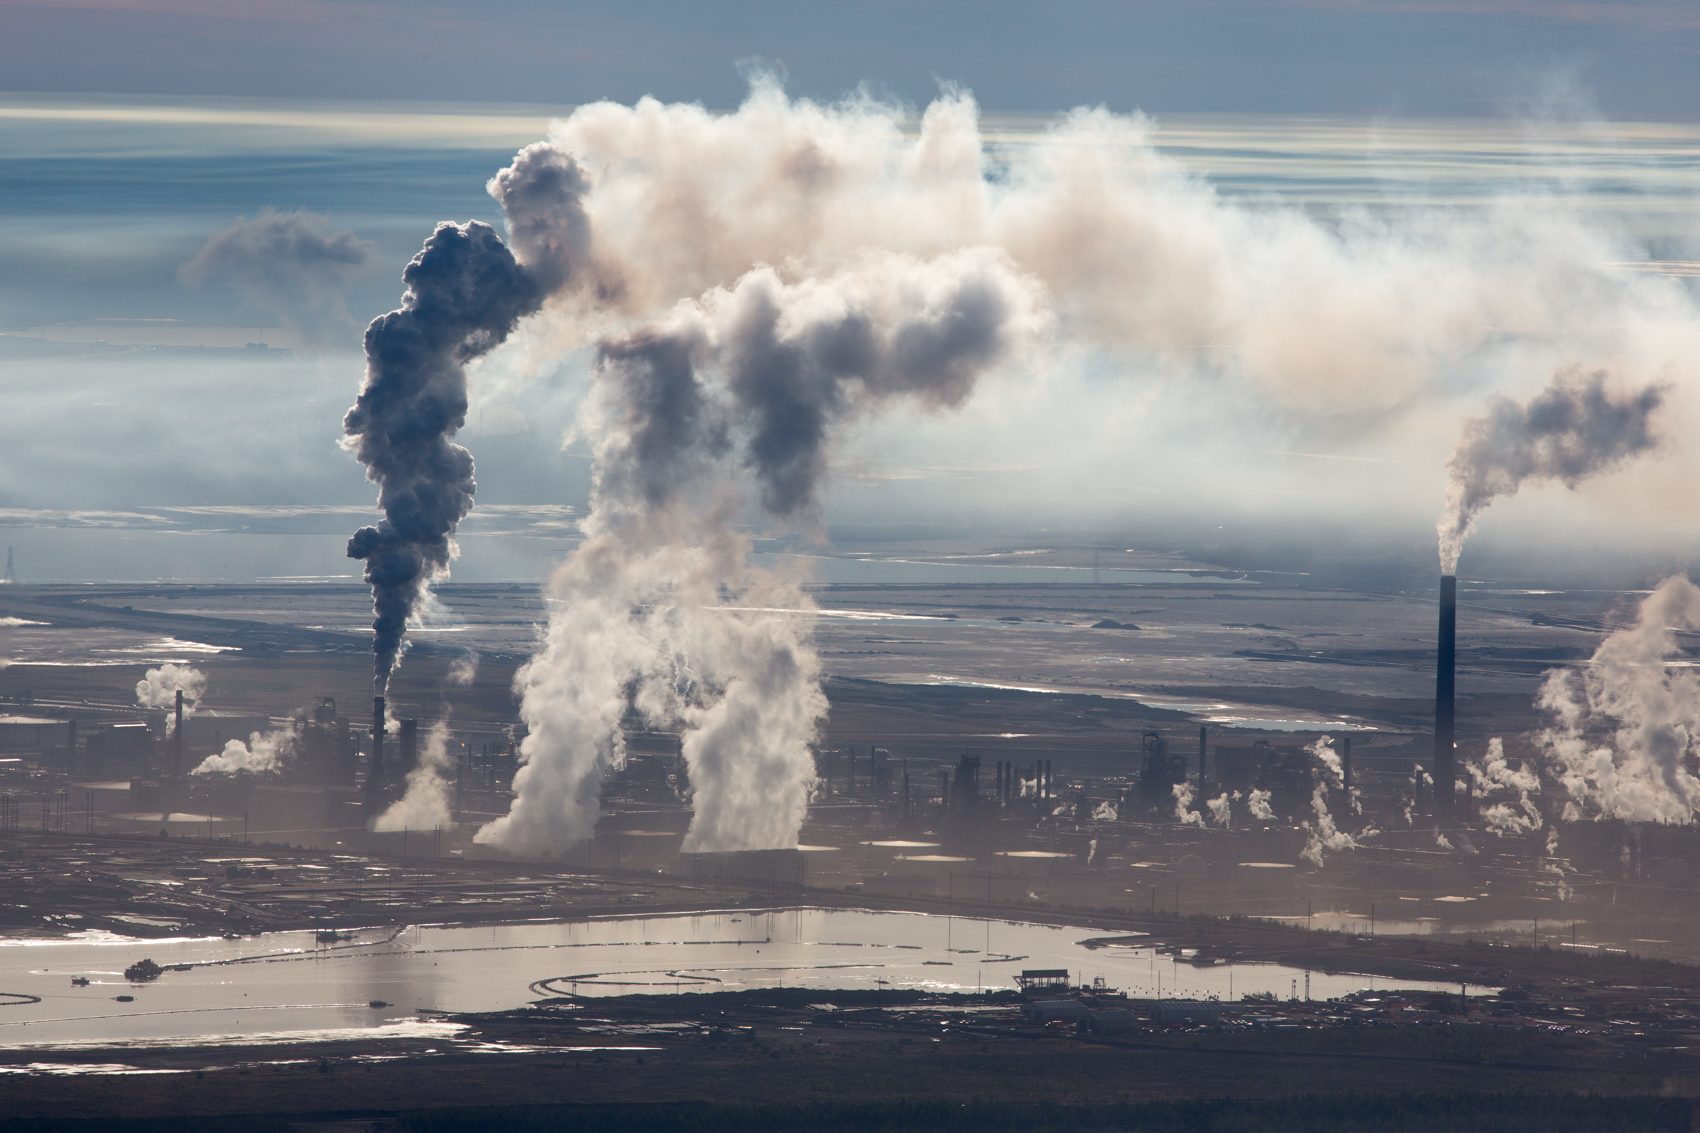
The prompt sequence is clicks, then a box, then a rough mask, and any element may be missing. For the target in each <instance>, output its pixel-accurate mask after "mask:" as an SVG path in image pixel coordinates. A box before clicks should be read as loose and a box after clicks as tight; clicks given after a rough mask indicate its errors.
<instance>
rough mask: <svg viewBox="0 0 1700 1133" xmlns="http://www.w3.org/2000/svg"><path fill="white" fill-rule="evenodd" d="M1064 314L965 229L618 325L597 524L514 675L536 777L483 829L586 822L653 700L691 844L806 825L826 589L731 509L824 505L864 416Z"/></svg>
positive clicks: (571, 831) (517, 842)
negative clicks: (950, 237)
mask: <svg viewBox="0 0 1700 1133" xmlns="http://www.w3.org/2000/svg"><path fill="white" fill-rule="evenodd" d="M1045 325H1046V318H1045V313H1044V305H1043V300H1042V294H1041V292H1040V290H1039V288H1038V287H1037V286H1036V285H1035V284H1034V283H1033V282H1032V281H1031V280H1029V279H1028V278H1027V277H1025V276H1023V275H1022V274H1021V273H1019V272H1018V271H1016V270H1015V269H1014V267H1013V266H1012V265H1011V264H1010V262H1009V260H1008V257H1007V256H1005V255H1003V254H1002V253H999V252H996V251H994V250H988V249H967V250H964V251H960V252H955V253H952V254H949V255H944V256H939V257H935V258H933V259H930V260H922V259H917V258H915V257H912V256H900V255H887V254H869V255H867V256H865V257H862V258H861V259H860V261H859V262H858V263H856V264H855V265H854V266H851V267H849V268H847V269H846V270H844V271H842V272H839V273H836V274H833V275H831V276H827V277H822V278H811V279H806V280H802V281H800V282H797V283H786V282H784V281H783V280H782V279H781V277H780V275H779V273H778V272H776V271H774V270H772V269H759V270H757V271H754V272H751V273H749V274H748V275H746V276H745V277H744V278H742V279H740V280H739V281H738V282H737V283H736V284H735V285H734V286H732V287H730V288H727V289H716V290H713V291H710V292H709V293H708V294H707V295H705V296H703V297H702V298H701V299H700V300H697V301H695V302H691V303H687V304H682V305H681V306H679V307H678V308H676V309H675V310H674V311H673V313H672V314H671V315H670V316H669V317H667V318H666V319H663V320H661V321H658V322H656V323H652V324H650V325H648V326H645V327H642V328H640V329H637V330H634V331H631V332H629V333H626V334H624V335H620V336H617V337H613V338H609V339H607V340H606V341H604V342H603V343H602V344H601V346H600V348H599V351H598V362H597V366H596V375H595V384H594V386H593V389H592V391H591V394H590V396H589V397H588V399H587V401H586V403H585V405H584V408H583V410H582V411H581V415H580V420H579V425H578V429H579V432H580V433H581V435H583V436H585V437H587V438H588V439H589V440H590V442H591V444H592V447H593V452H594V455H595V479H594V486H593V493H592V508H591V514H590V515H589V516H588V517H587V519H586V521H585V523H584V525H583V529H584V532H585V534H586V536H587V538H586V542H585V543H584V544H583V545H582V546H581V547H580V548H579V549H578V550H577V551H576V552H575V553H574V554H573V555H572V556H571V557H570V558H569V559H568V560H567V562H566V563H565V564H564V565H563V566H562V568H561V570H560V571H559V572H558V573H557V574H556V576H555V579H554V582H553V586H552V594H553V597H554V599H555V602H554V604H553V606H552V613H551V618H550V625H549V629H548V631H547V634H546V637H545V640H544V644H543V648H542V650H541V652H540V653H539V654H538V655H537V656H536V657H534V658H533V659H532V660H531V661H530V662H529V663H528V664H527V665H526V666H525V667H524V668H523V669H522V670H521V672H520V673H519V675H518V677H517V678H516V684H517V686H518V687H519V689H520V691H521V694H522V705H521V713H522V715H523V716H524V717H525V720H526V723H527V725H528V726H529V728H530V734H529V736H528V737H527V738H526V741H525V743H524V746H523V747H522V755H523V758H524V760H525V765H524V766H523V767H522V768H521V769H520V771H519V774H518V775H517V776H516V777H515V781H514V786H515V791H516V794H517V796H518V797H517V798H516V799H515V800H514V803H513V805H512V809H511V810H510V812H509V813H508V814H507V815H506V816H504V817H503V818H501V819H499V820H498V821H496V822H495V823H492V824H491V825H489V826H487V827H485V828H484V829H483V830H481V831H480V832H479V834H478V839H479V840H481V841H484V842H489V843H493V844H496V845H500V846H504V847H508V848H511V849H523V850H528V851H532V852H540V851H549V850H558V849H562V848H564V847H565V845H566V844H568V843H570V842H572V841H574V840H577V839H582V838H585V837H588V836H589V833H590V830H591V828H592V827H593V825H594V823H595V820H596V814H597V808H598V805H599V803H598V800H599V793H600V784H601V779H602V776H603V774H604V773H605V772H606V771H607V769H608V768H610V767H611V766H614V765H616V764H617V763H618V761H619V760H620V759H621V758H622V757H623V752H622V748H621V740H620V734H619V728H618V724H619V721H620V720H621V718H622V717H623V716H624V714H625V712H626V710H627V708H628V706H633V707H635V708H636V709H637V710H638V711H639V712H640V713H641V714H642V715H643V716H644V717H645V718H646V719H647V720H649V721H650V722H651V723H652V725H653V726H657V727H677V728H680V729H681V730H682V731H683V737H684V738H683V752H684V757H685V761H686V764H687V766H688V768H689V774H690V781H691V784H692V787H693V790H694V792H695V795H694V806H695V814H694V817H693V819H692V824H691V828H690V830H689V832H688V833H687V835H686V839H685V843H684V846H685V849H686V850H688V851H697V850H733V849H757V848H772V847H782V846H790V845H795V844H796V837H797V830H798V828H799V827H800V825H801V823H802V820H803V818H804V816H805V813H806V809H807V799H808V789H809V785H810V783H811V782H812V780H813V778H814V772H813V761H812V758H811V757H810V754H809V744H810V743H811V742H812V740H813V739H814V737H815V735H816V732H817V730H818V727H819V723H820V720H821V719H822V717H823V716H824V715H825V711H826V700H825V697H824V695H823V694H822V692H821V688H820V675H821V674H820V662H819V660H818V658H817V657H816V655H815V651H814V648H813V645H812V644H811V641H810V637H811V633H812V630H813V605H812V603H811V602H810V601H809V599H808V598H807V597H806V595H804V594H803V592H802V591H801V589H800V588H799V586H798V585H797V583H798V581H799V580H797V579H792V578H787V577H782V576H780V575H778V574H775V573H772V572H769V571H765V570H761V569H758V568H755V567H753V566H751V565H749V563H748V561H747V554H748V551H749V540H748V538H747V536H745V535H744V534H742V533H741V532H739V531H737V530H735V529H734V527H733V526H732V520H733V519H734V518H735V517H737V516H738V515H739V514H740V513H741V511H742V509H743V508H745V507H747V506H748V505H749V504H751V503H755V504H757V505H759V507H760V508H761V510H762V511H763V512H764V513H765V514H767V515H769V516H772V517H775V518H778V519H782V520H789V521H791V522H794V523H802V524H809V523H811V522H812V521H813V520H814V518H815V517H816V515H817V514H818V507H819V492H820V488H821V482H822V478H823V476H824V475H825V472H826V467H827V458H828V454H829V451H830V448H831V443H832V441H833V440H834V439H835V437H836V436H837V435H838V434H839V433H840V432H841V431H842V429H843V428H844V427H846V426H847V425H848V424H849V423H851V422H852V421H854V420H855V419H856V418H858V417H859V416H861V415H864V414H866V413H870V412H873V411H875V410H877V409H879V408H881V407H883V406H885V405H888V404H891V403H894V402H897V401H904V402H908V403H911V404H915V405H918V406H920V407H923V408H934V407H949V406H953V405H957V404H959V403H961V402H962V401H963V400H964V399H966V398H967V397H968V395H969V394H970V392H972V390H973V387H974V384H975V382H976V380H977V379H978V377H979V376H980V375H981V374H983V373H985V372H987V371H989V370H991V369H994V368H997V367H999V366H1003V365H1006V364H1008V363H1010V362H1011V361H1012V360H1014V359H1016V358H1017V357H1019V356H1021V355H1022V353H1023V352H1024V351H1025V350H1026V349H1027V347H1028V345H1029V344H1030V343H1031V342H1032V341H1033V340H1034V339H1035V337H1036V336H1037V335H1038V334H1039V333H1040V332H1041V331H1042V330H1043V329H1044V327H1045ZM752 496H753V497H754V498H753V500H752V499H751V497H752Z"/></svg>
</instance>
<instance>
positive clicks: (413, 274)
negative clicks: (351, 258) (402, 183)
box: [343, 221, 543, 694]
mask: <svg viewBox="0 0 1700 1133" xmlns="http://www.w3.org/2000/svg"><path fill="white" fill-rule="evenodd" d="M402 279H403V280H404V281H405V282H406V284H407V294H406V295H405V296H403V297H402V304H401V307H400V308H399V309H398V310H394V311H391V312H390V313H389V314H387V315H381V316H379V317H378V318H376V319H374V320H373V321H372V325H371V326H369V327H367V328H366V382H365V386H364V388H362V389H361V391H360V397H359V399H358V400H356V401H355V403H354V407H353V408H351V409H350V410H349V411H348V414H347V416H346V417H345V418H344V419H343V430H344V432H345V433H346V434H347V436H346V437H345V439H344V442H343V443H344V446H345V447H347V448H349V449H350V450H352V451H353V452H354V453H355V455H356V456H357V457H359V459H360V463H362V464H364V465H365V466H366V478H367V479H369V480H371V481H373V482H374V483H376V484H377V485H378V506H379V507H381V508H382V509H383V511H384V519H383V521H382V522H380V523H379V524H378V525H377V526H376V527H362V528H361V529H360V530H358V531H356V532H355V533H354V537H353V538H351V539H350V540H349V541H348V557H349V558H352V559H364V560H365V562H366V570H365V576H366V581H367V582H368V583H370V584H371V587H372V599H373V613H374V617H373V621H372V632H373V635H374V641H373V645H372V649H373V653H374V654H375V670H376V671H375V673H374V678H373V681H374V687H375V689H376V691H377V692H378V693H380V694H381V693H382V692H383V691H384V690H385V688H386V687H388V684H389V678H390V673H391V671H392V670H393V669H394V668H395V664H396V661H397V660H398V659H399V658H400V656H401V652H402V649H403V637H404V635H405V634H406V632H407V623H408V621H409V619H410V618H412V617H413V616H414V614H415V612H416V611H417V610H418V607H419V605H420V603H421V602H422V601H423V599H424V598H425V595H426V593H427V591H428V590H429V589H430V586H431V583H432V582H434V581H436V580H437V579H440V578H443V577H445V576H447V574H448V570H449V563H450V562H451V561H452V560H453V559H454V557H455V554H456V548H455V545H454V532H455V527H456V526H457V525H458V524H459V523H460V521H461V520H462V519H464V518H466V514H467V512H468V511H470V510H471V508H472V494H473V492H474V490H475V488H476V485H475V484H474V483H473V479H472V454H471V453H469V452H468V451H467V450H466V449H464V448H462V447H461V446H460V445H457V444H455V443H454V441H453V437H454V435H455V433H456V432H457V431H458V430H459V429H460V427H461V426H462V425H464V424H465V423H466V408H467V393H466V364H467V363H468V362H470V361H471V360H472V359H474V358H477V357H478V356H479V355H481V354H484V353H486V352H487V351H489V350H491V349H492V348H494V347H496V346H498V345H500V344H501V342H502V341H503V340H504V339H505V338H507V336H508V334H509V333H510V332H511V331H512V330H513V328H514V325H515V324H516V323H517V322H518V321H519V320H520V319H521V318H523V317H524V316H526V315H529V314H531V313H532V312H534V311H536V310H537V309H538V308H539V307H540V306H541V305H542V302H543V287H542V285H541V284H540V283H539V282H538V281H537V280H536V279H535V278H533V277H532V276H531V275H530V274H529V273H528V272H527V271H526V270H525V269H524V268H522V267H521V266H520V265H519V264H518V263H517V262H516V261H515V260H514V257H513V255H512V253H510V252H509V251H508V249H507V247H506V245H504V244H503V243H502V241H501V240H500V239H499V238H498V237H497V235H496V230H495V229H493V228H491V227H490V226H489V225H487V224H480V223H479V222H478V221H470V222H468V223H466V224H464V225H456V224H440V225H438V226H437V231H436V232H435V233H433V234H432V236H431V238H430V239H429V240H427V241H426V242H425V247H424V248H423V249H421V250H420V252H419V254H418V255H416V256H414V257H413V261H412V262H411V263H409V264H408V265H407V268H406V269H405V270H404V271H403V272H402Z"/></svg>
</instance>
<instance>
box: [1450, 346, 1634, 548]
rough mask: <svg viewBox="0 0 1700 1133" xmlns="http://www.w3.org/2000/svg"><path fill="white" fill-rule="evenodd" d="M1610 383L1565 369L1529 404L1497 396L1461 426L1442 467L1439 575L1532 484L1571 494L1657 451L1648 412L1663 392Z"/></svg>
mask: <svg viewBox="0 0 1700 1133" xmlns="http://www.w3.org/2000/svg"><path fill="white" fill-rule="evenodd" d="M1609 380H1610V375H1608V374H1607V373H1606V372H1605V371H1604V370H1595V371H1593V372H1592V373H1583V372H1582V371H1581V370H1580V369H1577V368H1567V369H1562V370H1559V371H1557V372H1556V373H1555V374H1554V375H1553V380H1552V384H1551V385H1549V386H1548V387H1547V388H1546V389H1544V390H1542V391H1541V392H1540V393H1539V394H1537V395H1535V397H1533V398H1532V399H1530V401H1529V403H1528V404H1527V405H1519V404H1517V403H1516V402H1515V401H1512V400H1511V399H1509V398H1503V397H1502V398H1497V399H1495V400H1494V401H1493V402H1492V403H1491V404H1490V406H1489V411H1488V415H1487V416H1485V417H1477V418H1474V419H1473V420H1471V421H1469V422H1467V423H1466V424H1465V425H1464V433H1463V436H1461V437H1460V438H1459V440H1458V447H1457V448H1455V449H1453V450H1452V458H1451V459H1450V460H1449V461H1447V465H1446V467H1447V471H1448V472H1449V473H1450V475H1451V481H1450V482H1449V483H1448V484H1447V485H1446V510H1445V511H1444V512H1442V513H1441V517H1440V522H1439V524H1438V525H1437V530H1438V531H1439V534H1440V571H1441V573H1442V574H1455V573H1457V570H1458V555H1459V552H1461V551H1462V550H1463V549H1464V540H1465V539H1467V538H1469V535H1470V532H1471V530H1472V529H1473V528H1474V527H1475V524H1476V517H1477V516H1479V515H1480V514H1481V513H1482V511H1483V509H1485V508H1486V507H1487V506H1488V504H1490V503H1492V502H1493V501H1494V500H1495V499H1497V498H1499V497H1500V496H1511V495H1515V494H1516V493H1517V490H1518V489H1519V488H1521V487H1522V486H1523V485H1524V484H1525V483H1527V482H1529V481H1531V480H1534V481H1540V480H1557V481H1559V482H1560V483H1562V484H1563V485H1564V486H1565V487H1567V488H1575V487H1576V486H1577V485H1578V484H1580V483H1581V482H1582V481H1583V480H1585V479H1587V478H1588V477H1590V476H1592V475H1594V474H1595V473H1598V472H1605V471H1608V470H1610V469H1612V468H1615V467H1617V466H1618V465H1620V464H1622V463H1623V462H1624V461H1626V460H1628V459H1629V458H1630V457H1633V456H1636V455H1638V454H1640V453H1643V452H1646V451H1648V450H1649V449H1651V448H1653V447H1654V446H1655V445H1657V443H1658V438H1657V437H1656V436H1655V435H1654V433H1653V428H1652V422H1653V414H1654V413H1655V412H1656V411H1657V410H1658V408H1659V407H1660V406H1661V405H1662V404H1664V399H1665V393H1666V387H1665V386H1663V385H1660V384H1653V385H1649V386H1645V387H1643V388H1640V389H1633V390H1627V391H1622V392H1619V391H1615V390H1612V389H1610V388H1608V387H1609Z"/></svg>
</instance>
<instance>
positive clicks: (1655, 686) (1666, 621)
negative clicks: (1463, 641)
mask: <svg viewBox="0 0 1700 1133" xmlns="http://www.w3.org/2000/svg"><path fill="white" fill-rule="evenodd" d="M1696 631H1700V587H1696V586H1695V585H1694V584H1693V583H1692V582H1690V581H1688V579H1686V578H1683V577H1681V576H1675V577H1672V578H1667V579H1665V580H1664V581H1663V582H1661V583H1660V584H1659V585H1658V587H1657V588H1656V589H1655V590H1654V591H1653V592H1652V593H1651V594H1649V595H1648V596H1647V597H1646V598H1645V599H1644V600H1643V601H1642V603H1641V608H1640V613H1639V617H1638V618H1637V620H1636V622H1635V624H1634V625H1631V626H1625V627H1624V628H1622V629H1620V630H1618V631H1616V632H1615V633H1613V634H1611V635H1610V636H1608V637H1607V638H1606V639H1605V640H1604V641H1602V642H1601V643H1600V646H1599V648H1598V649H1596V650H1594V656H1593V658H1592V660H1591V661H1590V663H1589V664H1588V665H1587V666H1586V667H1583V668H1580V669H1576V670H1571V669H1555V670H1553V671H1552V672H1550V673H1548V674H1547V678H1546V681H1545V683H1543V684H1542V686H1541V691H1540V695H1539V697H1538V699H1537V701H1536V703H1537V704H1538V706H1539V707H1540V708H1541V709H1542V710H1543V711H1545V712H1546V713H1548V714H1549V716H1550V720H1551V722H1550V724H1549V726H1548V727H1547V728H1545V729H1544V730H1543V731H1541V732H1540V733H1539V735H1538V736H1537V737H1536V738H1537V741H1538V742H1539V744H1540V746H1541V749H1542V751H1543V752H1544V753H1545V754H1546V756H1547V757H1548V759H1549V760H1550V771H1551V774H1552V775H1553V776H1554V777H1555V778H1556V779H1557V780H1558V781H1559V783H1560V784H1561V785H1562V786H1563V788H1564V791H1565V795H1566V796H1567V797H1566V801H1565V804H1564V810H1563V818H1564V820H1565V821H1571V822H1574V821H1577V820H1579V819H1614V818H1616V819H1623V820H1625V821H1628V822H1677V823H1686V822H1689V821H1691V820H1692V819H1693V816H1694V815H1695V813H1696V812H1697V811H1700V778H1697V777H1696V776H1695V774H1694V772H1693V771H1691V770H1690V763H1689V760H1690V757H1691V756H1692V755H1693V754H1694V753H1695V738H1696V736H1700V672H1696V670H1694V669H1690V668H1676V667H1672V666H1671V665H1670V662H1671V660H1672V659H1673V658H1676V657H1678V656H1679V655H1680V654H1681V652H1682V649H1681V644H1680V642H1679V639H1678V635H1679V634H1680V633H1693V632H1696Z"/></svg>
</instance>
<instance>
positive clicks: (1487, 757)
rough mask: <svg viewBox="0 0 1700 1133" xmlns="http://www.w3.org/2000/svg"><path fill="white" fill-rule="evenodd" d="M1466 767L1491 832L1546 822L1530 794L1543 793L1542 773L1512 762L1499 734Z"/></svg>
mask: <svg viewBox="0 0 1700 1133" xmlns="http://www.w3.org/2000/svg"><path fill="white" fill-rule="evenodd" d="M1549 680H1550V678H1549ZM1464 770H1465V772H1466V773H1467V774H1468V775H1469V776H1470V783H1471V787H1472V791H1473V793H1474V795H1475V797H1476V798H1477V799H1478V800H1480V805H1479V806H1478V808H1477V809H1478V810H1479V811H1480V813H1481V816H1482V821H1483V822H1484V823H1485V824H1486V826H1487V830H1488V833H1490V834H1495V835H1497V836H1499V837H1501V838H1503V837H1506V836H1507V835H1519V834H1527V833H1529V832H1530V831H1532V830H1539V829H1540V828H1541V826H1542V825H1544V824H1545V821H1546V820H1545V818H1544V817H1543V816H1542V815H1541V809H1540V807H1539V806H1537V805H1536V803H1535V801H1534V800H1533V799H1532V798H1530V797H1529V796H1530V795H1538V794H1540V793H1541V777H1540V775H1539V774H1537V773H1536V771H1535V769H1534V768H1532V767H1528V766H1519V767H1513V766H1511V763H1510V761H1509V760H1507V759H1506V758H1505V743H1504V741H1502V740H1501V739H1500V738H1499V737H1498V736H1495V737H1494V738H1493V739H1491V740H1489V741H1488V746H1487V752H1486V754H1484V755H1483V756H1482V758H1481V759H1480V760H1470V761H1468V762H1467V763H1465V765H1464Z"/></svg>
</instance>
